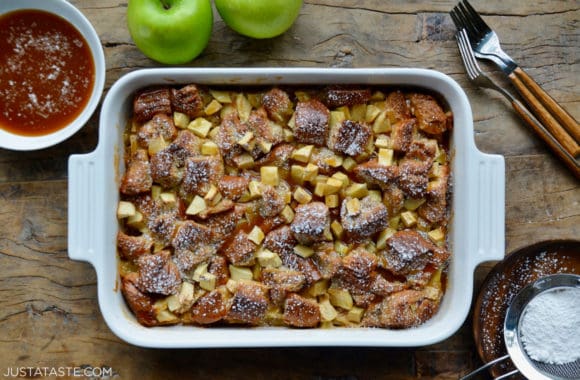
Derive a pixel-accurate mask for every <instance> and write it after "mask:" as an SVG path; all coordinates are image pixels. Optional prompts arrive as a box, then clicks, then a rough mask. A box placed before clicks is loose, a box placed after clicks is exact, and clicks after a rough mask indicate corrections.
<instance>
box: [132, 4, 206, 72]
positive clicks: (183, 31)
mask: <svg viewBox="0 0 580 380" xmlns="http://www.w3.org/2000/svg"><path fill="white" fill-rule="evenodd" d="M127 26H128V27H129V33H131V37H132V38H133V41H134V42H135V45H137V47H138V48H139V50H141V51H142V52H143V54H145V55H146V56H148V57H149V58H152V59H154V60H156V61H159V62H161V63H166V64H182V63H187V62H190V61H191V60H193V59H194V58H195V57H197V56H198V55H199V54H200V53H201V52H202V51H203V49H205V47H206V46H207V43H208V41H209V38H210V35H211V29H212V26H213V13H212V9H211V2H210V0H129V5H128V7H127Z"/></svg>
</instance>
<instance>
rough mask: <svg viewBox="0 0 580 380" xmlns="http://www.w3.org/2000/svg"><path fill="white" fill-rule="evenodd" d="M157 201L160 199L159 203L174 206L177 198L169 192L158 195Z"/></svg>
mask: <svg viewBox="0 0 580 380" xmlns="http://www.w3.org/2000/svg"><path fill="white" fill-rule="evenodd" d="M159 199H161V202H163V203H165V204H167V205H174V204H175V203H177V196H176V195H175V193H171V192H163V193H161V194H159Z"/></svg>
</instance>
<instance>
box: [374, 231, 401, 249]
mask: <svg viewBox="0 0 580 380" xmlns="http://www.w3.org/2000/svg"><path fill="white" fill-rule="evenodd" d="M395 232H397V230H394V229H392V228H390V227H387V228H385V229H384V230H382V231H381V232H380V233H379V237H378V238H377V244H376V247H377V249H385V248H386V247H387V239H388V238H390V237H391V236H393V235H394V234H395Z"/></svg>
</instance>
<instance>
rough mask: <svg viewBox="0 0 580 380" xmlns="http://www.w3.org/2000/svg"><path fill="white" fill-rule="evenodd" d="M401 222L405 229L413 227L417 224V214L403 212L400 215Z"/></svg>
mask: <svg viewBox="0 0 580 380" xmlns="http://www.w3.org/2000/svg"><path fill="white" fill-rule="evenodd" d="M401 220H402V221H403V224H404V225H405V227H407V228H408V227H413V226H414V225H416V224H417V213H415V212H414V211H405V212H402V213H401Z"/></svg>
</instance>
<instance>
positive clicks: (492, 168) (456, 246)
mask: <svg viewBox="0 0 580 380" xmlns="http://www.w3.org/2000/svg"><path fill="white" fill-rule="evenodd" d="M185 83H197V84H206V85H219V84H223V85H255V84H260V85H267V84H270V85H282V84H297V85H315V84H372V85H385V86H414V87H420V88H424V89H428V90H431V91H434V92H437V93H439V94H440V95H441V96H442V97H443V98H444V99H445V101H446V102H447V104H448V106H449V107H450V109H451V111H452V112H453V114H454V128H453V136H452V138H451V150H452V152H451V154H452V157H453V159H452V173H453V174H452V178H453V179H452V181H453V194H452V196H453V199H452V218H451V224H450V232H449V236H450V241H449V244H450V249H451V252H452V257H451V262H450V266H449V275H448V287H447V292H446V294H445V296H444V298H443V301H442V304H441V307H440V309H439V311H438V313H437V314H436V315H435V316H434V317H433V318H431V319H430V320H429V321H427V322H426V323H425V324H423V325H421V326H419V327H416V328H411V329H405V330H387V329H376V328H336V329H330V330H329V329H307V330H300V329H290V328H285V327H257V328H248V327H211V328H207V327H195V326H161V327H150V328H148V327H144V326H141V325H140V324H139V323H138V322H137V320H136V319H135V318H134V316H133V314H132V313H131V311H130V310H129V309H128V307H127V305H126V304H125V301H124V300H123V296H122V294H121V292H120V291H119V272H118V266H117V263H118V262H117V255H116V236H117V230H118V227H119V225H118V222H117V218H116V207H117V203H118V200H119V190H118V186H119V179H120V178H121V176H122V173H123V172H124V164H123V160H122V159H119V158H120V157H123V146H124V144H123V130H124V128H125V126H126V125H127V121H128V120H129V118H130V116H131V112H132V104H133V102H132V99H133V96H134V94H135V92H136V91H137V90H139V89H141V88H144V87H147V86H153V85H175V84H185ZM99 127H100V130H99V134H100V135H99V144H98V146H97V149H96V150H95V151H94V152H92V153H89V154H85V155H73V156H71V157H70V160H69V189H68V193H69V208H68V210H69V220H68V253H69V257H70V258H71V259H74V260H83V261H87V262H89V263H91V264H92V265H93V266H94V267H95V270H96V272H97V277H98V298H99V305H100V308H101V312H102V313H103V317H104V318H105V321H106V322H107V324H108V325H109V327H110V328H111V330H113V332H114V333H115V334H117V335H118V336H119V337H121V338H122V339H124V340H125V341H127V342H130V343H132V344H136V345H140V346H147V347H159V348H168V347H179V348H185V347H188V348H202V347H204V348H207V347H272V346H383V347H387V346H391V347H393V346H421V345H427V344H432V343H435V342H439V341H441V340H443V339H445V338H447V337H449V336H450V335H451V334H453V333H454V332H455V331H457V329H459V327H461V325H462V323H463V322H464V320H465V318H466V317H467V314H468V311H469V308H470V304H471V297H472V292H473V271H474V269H475V267H476V266H477V265H478V264H479V263H481V262H483V261H487V260H500V259H502V258H503V256H504V248H505V247H504V235H505V231H504V226H505V220H504V207H505V194H504V191H505V188H504V187H505V168H504V160H503V157H501V156H497V155H489V154H485V153H481V152H480V151H478V150H477V148H476V147H475V144H474V141H473V120H472V115H471V107H470V106H469V101H468V100H467V97H466V95H465V93H464V92H463V90H462V89H461V87H459V85H458V84H457V83H456V82H455V81H453V79H451V78H450V77H448V76H446V75H444V74H442V73H439V72H437V71H431V70H422V69H315V68H296V69H282V68H252V69H150V70H140V71H134V72H132V73H130V74H127V75H125V76H124V77H122V78H121V79H120V80H118V81H117V82H116V83H115V84H114V85H113V86H112V87H111V89H110V91H109V92H108V94H107V96H106V98H105V100H104V102H103V108H102V112H101V120H100V126H99Z"/></svg>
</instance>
